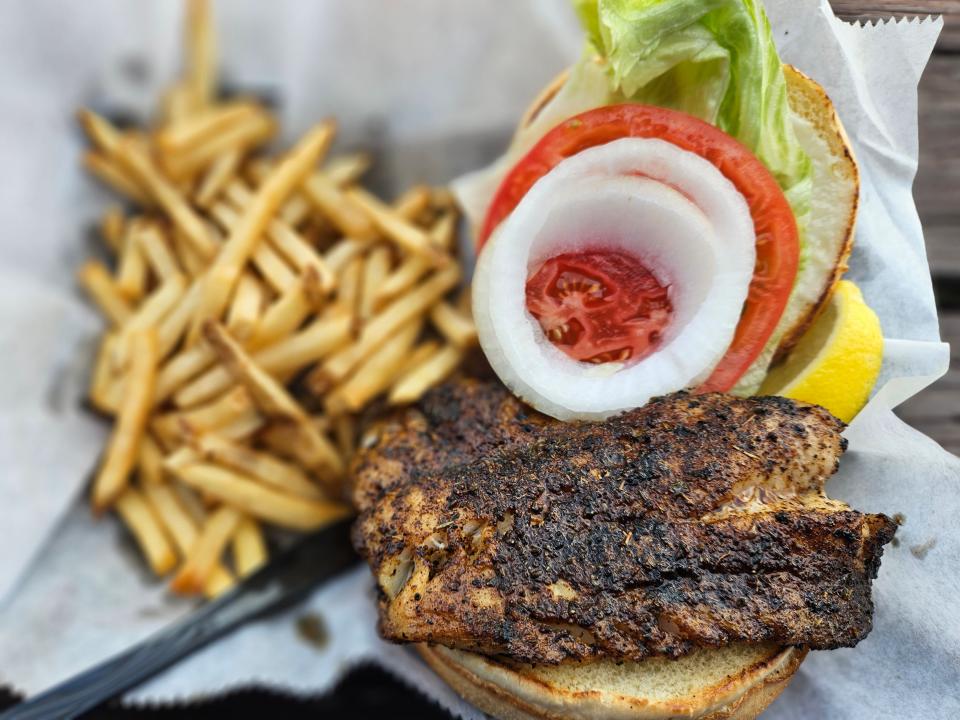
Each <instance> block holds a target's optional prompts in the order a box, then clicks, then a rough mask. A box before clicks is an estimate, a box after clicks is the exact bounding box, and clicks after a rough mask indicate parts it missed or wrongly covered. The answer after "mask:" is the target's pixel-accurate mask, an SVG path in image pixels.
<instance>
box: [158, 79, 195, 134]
mask: <svg viewBox="0 0 960 720" xmlns="http://www.w3.org/2000/svg"><path fill="white" fill-rule="evenodd" d="M160 107H161V119H162V120H163V122H164V123H165V124H166V125H178V124H180V123H182V122H183V121H184V120H186V119H187V118H189V117H190V115H191V113H192V112H193V97H192V95H191V93H190V88H189V87H187V86H186V85H184V84H183V83H177V84H175V85H173V86H171V87H169V88H167V90H166V92H164V93H163V97H162V98H161V99H160Z"/></svg>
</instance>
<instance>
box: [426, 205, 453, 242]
mask: <svg viewBox="0 0 960 720" xmlns="http://www.w3.org/2000/svg"><path fill="white" fill-rule="evenodd" d="M429 235H430V241H431V242H432V243H433V244H434V245H436V246H437V247H438V248H442V249H444V250H448V251H449V250H456V248H455V247H454V240H455V239H456V237H457V214H456V213H455V212H446V213H443V214H442V215H441V216H440V217H439V218H437V220H436V222H434V224H433V225H432V226H431V228H430V230H429Z"/></svg>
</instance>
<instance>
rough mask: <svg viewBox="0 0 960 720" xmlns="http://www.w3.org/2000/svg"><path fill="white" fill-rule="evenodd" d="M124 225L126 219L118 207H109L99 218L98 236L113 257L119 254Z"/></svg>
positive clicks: (121, 209)
mask: <svg viewBox="0 0 960 720" xmlns="http://www.w3.org/2000/svg"><path fill="white" fill-rule="evenodd" d="M126 225H127V218H126V216H125V215H124V213H123V208H122V207H120V206H119V205H111V206H110V207H109V208H107V210H106V211H105V212H104V213H103V215H102V216H101V217H100V236H101V237H102V238H103V241H104V242H105V243H106V245H107V247H108V248H110V249H111V250H112V251H113V253H114V255H119V254H120V249H121V247H122V243H123V233H124V228H125V227H126Z"/></svg>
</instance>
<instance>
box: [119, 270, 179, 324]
mask: <svg viewBox="0 0 960 720" xmlns="http://www.w3.org/2000/svg"><path fill="white" fill-rule="evenodd" d="M186 291H187V281H186V279H185V278H184V277H183V275H180V274H176V275H171V276H170V277H169V278H167V279H166V280H165V281H164V282H163V283H162V284H160V285H158V286H157V288H156V289H155V290H154V291H153V292H152V293H150V294H149V295H148V296H147V297H146V298H144V300H143V302H142V303H140V307H138V308H137V309H136V311H135V312H134V313H133V315H131V316H130V318H129V319H128V320H127V322H125V323H124V325H123V328H122V331H123V332H125V333H128V332H133V331H135V330H144V329H146V328H156V327H157V326H158V325H159V324H160V323H161V322H162V321H163V319H164V318H166V317H167V315H169V313H170V311H171V310H172V309H173V308H174V307H175V306H176V305H177V303H179V302H180V300H182V299H183V296H184V294H185V293H186Z"/></svg>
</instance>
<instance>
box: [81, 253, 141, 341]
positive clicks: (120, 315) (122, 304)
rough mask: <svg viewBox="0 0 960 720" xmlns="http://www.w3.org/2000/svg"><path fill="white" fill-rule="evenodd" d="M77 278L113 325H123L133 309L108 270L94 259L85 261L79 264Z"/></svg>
mask: <svg viewBox="0 0 960 720" xmlns="http://www.w3.org/2000/svg"><path fill="white" fill-rule="evenodd" d="M78 279H79V280H80V285H81V286H83V289H84V290H86V291H87V294H88V295H89V296H90V299H91V300H93V302H94V303H96V305H97V307H98V308H99V309H100V312H102V313H103V315H104V317H105V318H107V320H109V321H110V323H111V324H112V325H113V326H115V327H117V326H120V325H123V324H124V323H126V322H127V321H128V320H129V319H130V316H131V315H133V309H132V308H131V307H130V304H129V303H128V302H127V300H126V298H124V297H123V295H121V294H120V291H119V290H118V289H117V285H116V283H115V282H114V280H113V277H112V276H111V275H110V271H109V270H107V268H106V266H105V265H104V264H103V263H101V262H97V261H95V260H91V261H88V262H85V263H84V264H83V265H82V266H80V272H79V274H78Z"/></svg>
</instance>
